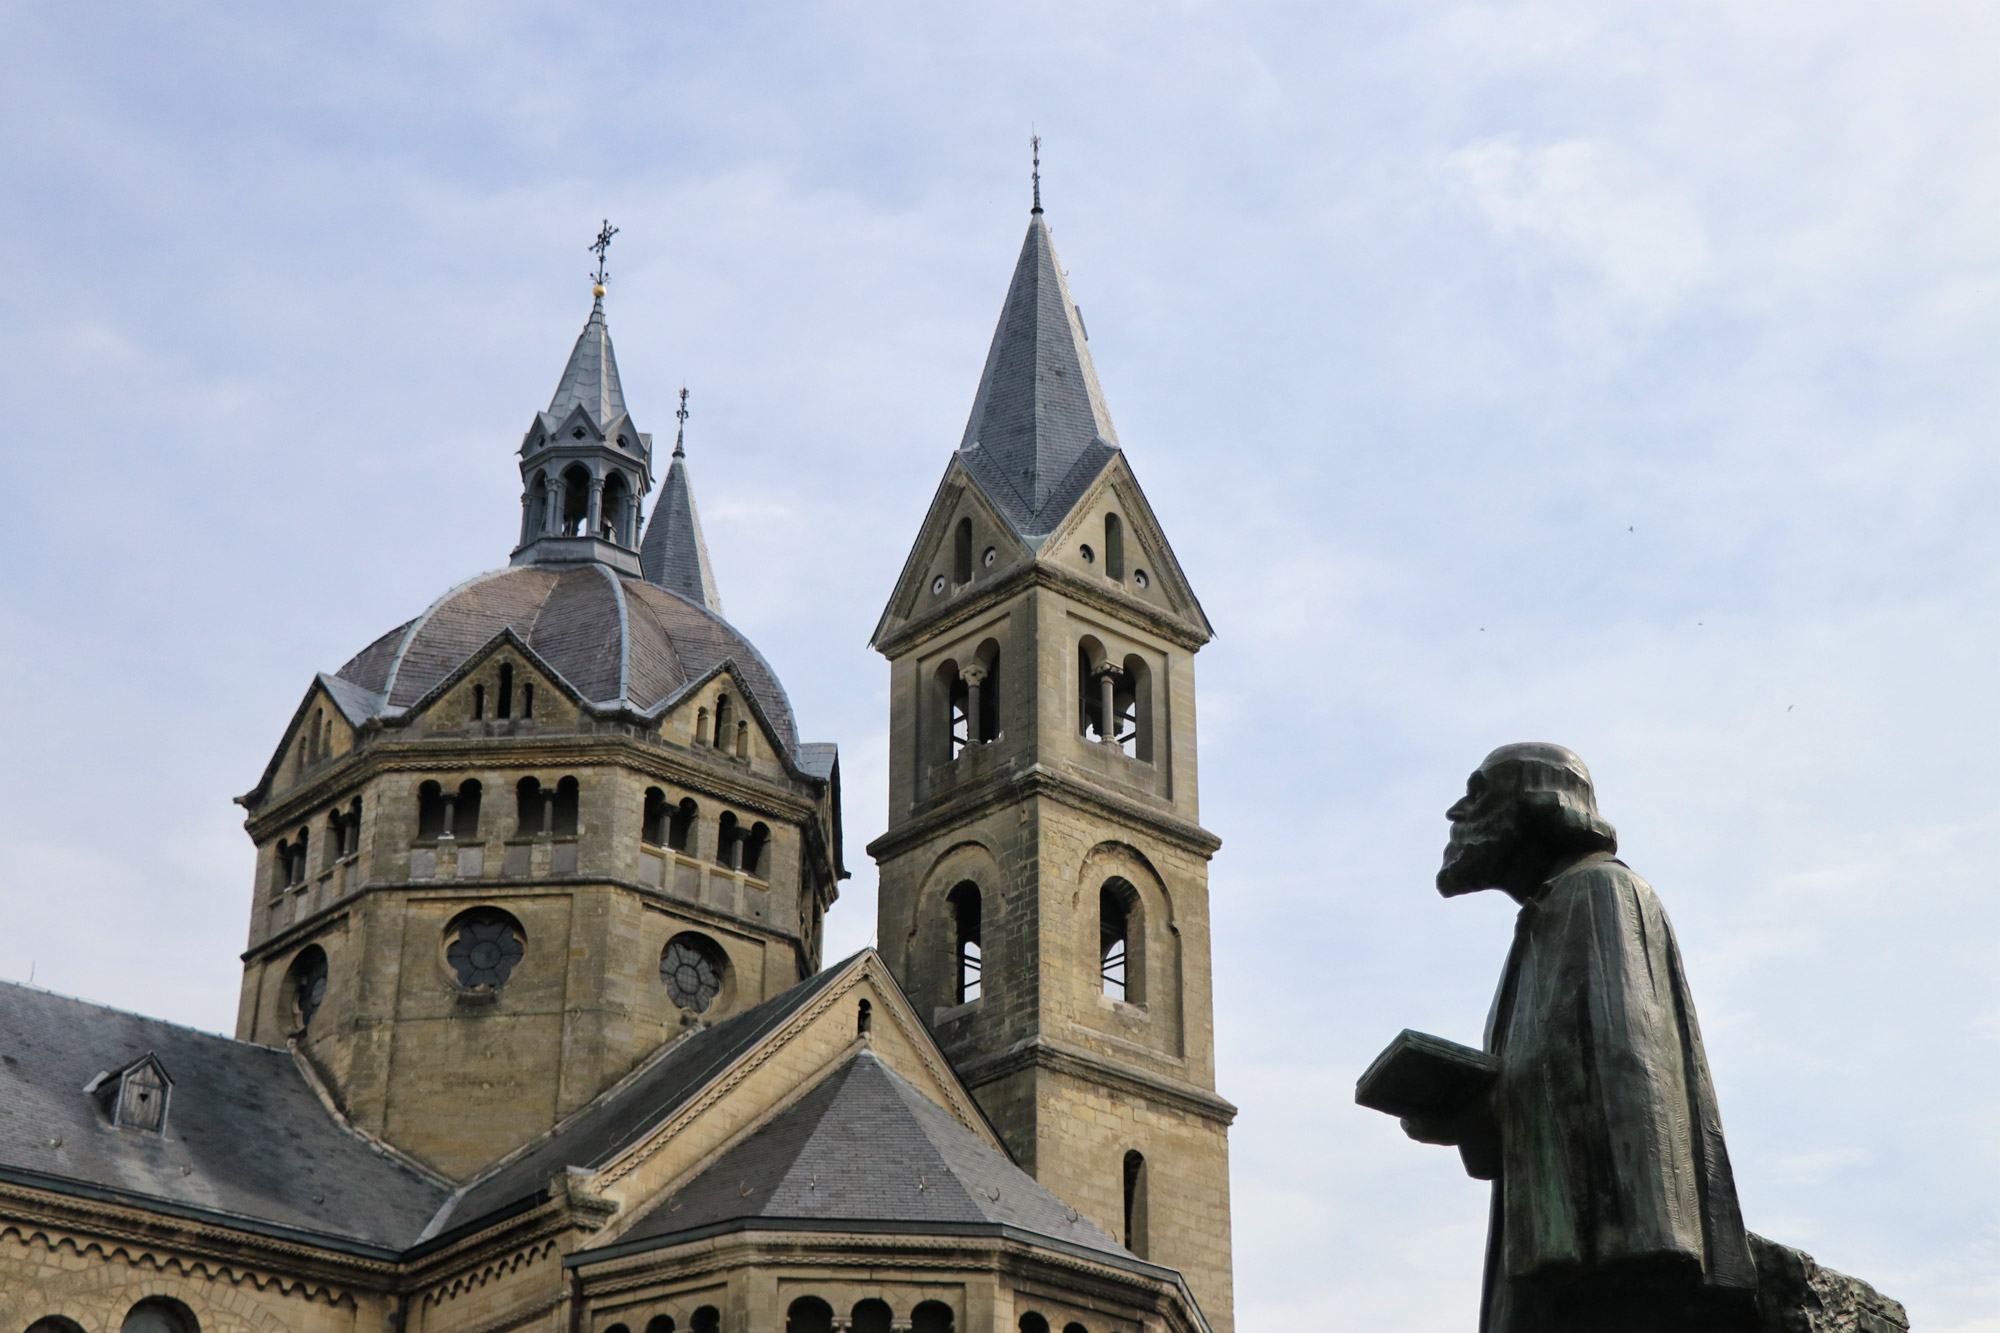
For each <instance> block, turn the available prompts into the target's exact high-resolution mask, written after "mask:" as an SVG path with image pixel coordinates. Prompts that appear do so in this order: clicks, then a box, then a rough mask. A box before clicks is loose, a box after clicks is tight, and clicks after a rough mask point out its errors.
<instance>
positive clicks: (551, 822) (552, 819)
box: [542, 787, 556, 838]
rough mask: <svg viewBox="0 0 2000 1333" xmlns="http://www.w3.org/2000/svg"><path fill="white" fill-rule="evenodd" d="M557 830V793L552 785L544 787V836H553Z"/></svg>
mask: <svg viewBox="0 0 2000 1333" xmlns="http://www.w3.org/2000/svg"><path fill="white" fill-rule="evenodd" d="M555 831H556V794H555V790H554V789H553V788H550V787H544V788H542V836H543V837H544V838H548V837H553V836H554V835H555Z"/></svg>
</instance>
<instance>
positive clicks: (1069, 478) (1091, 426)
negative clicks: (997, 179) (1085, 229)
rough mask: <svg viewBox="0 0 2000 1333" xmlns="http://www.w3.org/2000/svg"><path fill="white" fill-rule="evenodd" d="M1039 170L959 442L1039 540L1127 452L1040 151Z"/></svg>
mask: <svg viewBox="0 0 2000 1333" xmlns="http://www.w3.org/2000/svg"><path fill="white" fill-rule="evenodd" d="M1036 145H1037V149H1038V150H1039V145H1040V141H1039V140H1037V141H1036ZM1036 167H1037V170H1036V187H1035V209H1034V211H1033V212H1032V213H1031V214H1030V215H1029V218H1028V235H1027V239H1026V240H1025V241H1023V242H1022V245H1021V257H1020V259H1019V261H1017V262H1016V263H1015V265H1014V280H1013V282H1012V283H1011V284H1010V285H1009V286H1008V288H1007V300H1006V304H1004V305H1003V306H1002V307H1001V309H1000V324H999V327H998V328H996V329H995V330H994V331H993V345H992V347H991V348H989V349H988V351H987V353H986V369H985V370H984V372H982V373H981V375H980V377H979V393H978V395H977V396H976V397H974V399H973V401H972V417H971V419H970V420H969V421H967V422H966V426H965V437H964V439H963V440H962V441H961V442H960V443H959V452H960V455H961V456H962V457H963V458H964V460H965V466H966V469H967V470H968V471H970V472H971V473H972V475H973V477H974V479H975V480H977V481H978V482H979V484H980V487H981V488H982V489H983V490H985V492H986V494H987V497H988V498H989V499H991V500H992V501H993V503H994V504H995V505H996V506H997V507H998V508H999V509H1000V511H1001V512H1002V513H1003V514H1005V515H1006V516H1007V519H1008V521H1009V522H1010V523H1011V524H1013V526H1014V528H1015V530H1016V531H1017V532H1019V533H1020V534H1021V536H1023V537H1025V538H1028V539H1030V540H1034V539H1038V538H1040V537H1042V536H1045V535H1047V534H1048V533H1049V532H1051V531H1053V530H1054V528H1055V526H1056V524H1058V523H1059V522H1061V521H1062V518H1063V516H1064V515H1066V514H1067V513H1068V512H1069V510H1070V507H1071V506H1072V505H1074V504H1075V503H1076V501H1077V499H1078V498H1079V497H1081V496H1082V494H1083V492H1084V489H1085V488H1086V487H1087V486H1089V485H1090V483H1091V481H1092V480H1094V479H1095V478H1096V476H1097V474H1098V473H1099V472H1101V471H1102V470H1103V469H1104V464H1105V463H1106V462H1108V461H1109V460H1110V458H1111V456H1112V455H1113V454H1114V453H1116V452H1117V450H1118V434H1117V432H1116V431H1115V430H1113V429H1112V426H1111V413H1110V411H1109V410H1108V409H1107V408H1106V407H1105V405H1104V391H1103V390H1102V389H1101V388H1099V387H1098V383H1097V368H1096V367H1095V366H1094V365H1092V364H1091V360H1090V348H1089V345H1088V339H1087V335H1086V334H1085V332H1084V328H1083V317H1082V316H1081V315H1080V314H1079V313H1078V312H1077V308H1076V301H1075V300H1074V299H1073V298H1072V297H1071V296H1070V292H1069V283H1068V281H1067V280H1065V278H1064V277H1063V271H1062V265H1061V264H1060V263H1058V262H1057V260H1056V248H1055V242H1054V241H1053V240H1052V239H1051V238H1050V236H1049V227H1048V223H1047V222H1046V221H1044V220H1043V217H1042V210H1041V183H1040V175H1041V173H1040V157H1039V151H1038V154H1037V159H1036Z"/></svg>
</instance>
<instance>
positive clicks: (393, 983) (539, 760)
mask: <svg viewBox="0 0 2000 1333" xmlns="http://www.w3.org/2000/svg"><path fill="white" fill-rule="evenodd" d="M595 297H596V299H595V302H594V304H593V306H592V309H591V312H590V317H589V319H588V320H587V321H586V323H585V325H584V329H583V332H582V334H581V336H579V337H578V339H577V341H576V345H575V347H574V349H573V350H572V351H571V353H570V358H569V361H568V364H567V365H566V366H565V367H564V370H563V373H562V376H561V378H560V380H559V382H558V385H557V388H556V392H555V395H554V397H553V398H552V399H551V400H550V402H549V406H548V408H547V410H545V411H540V412H537V413H535V415H534V418H533V420H532V421H531V422H530V423H529V426H528V429H527V431H526V432H525V434H524V435H523V437H522V441H521V446H520V451H519V460H520V469H521V479H522V496H521V506H522V521H521V532H520V541H519V543H518V544H517V545H516V546H515V548H514V550H513V551H512V553H511V555H510V558H509V563H508V564H507V565H506V566H505V567H503V568H500V569H496V570H494V571H492V572H490V573H486V574H482V575H479V576H478V577H476V578H473V579H469V580H467V581H465V582H463V583H460V584H459V585H457V586H456V587H453V588H450V589H448V590H447V591H446V592H445V593H444V594H443V595H441V596H440V597H438V598H437V599H436V600H435V601H433V602H432V603H431V604H430V605H429V606H428V607H426V608H424V609H423V611H422V612H421V613H420V614H418V615H417V616H415V617H414V618H413V619H410V620H406V621H404V622H403V623H402V624H399V625H397V626H396V627H395V628H394V629H392V630H390V631H389V632H388V633H386V634H384V635H382V636H381V637H380V638H378V639H376V640H375V641H374V642H373V643H370V644H369V645H368V646H367V647H365V648H363V649H362V650H361V651H360V652H359V653H357V654H356V655H355V656H354V657H353V658H352V659H351V660H350V661H348V662H347V664H346V665H345V666H342V667H341V668H340V669H339V670H338V671H337V672H335V673H333V674H331V675H321V676H319V677H317V678H316V679H315V680H314V682H313V684H312V686H311V687H310V688H309V689H308V690H307V691H306V695H305V698H304V699H303V701H302V702H301V703H300V705H299V707H298V710H297V712H296V713H295V714H294V715H293V718H292V720H291V722H290V724H289V725H288V726H287V728H286V730H285V734H284V737H283V739H282V741H281V742H280V744H279V745H278V747H277V750H276V753H275V754H274V755H273V756H272V758H271V761H270V764H269V765H268V766H267V767H266V769H265V771H264V773H263V776H262V777H261V778H260V779H259V780H258V782H257V785H256V787H255V788H254V789H252V790H251V791H250V792H249V793H248V794H247V795H245V796H243V797H241V798H239V799H240V801H241V804H242V805H243V806H244V807H245V809H246V810H247V811H248V812H249V817H248V819H247V821H246V827H247V829H248V831H249V833H250V836H251V839H252V840H253V841H254V842H255V843H256V846H257V871H256V883H255V888H254V893H253V900H252V908H251V915H250V932H249V936H250V938H249V949H248V951H247V952H246V953H245V954H244V975H243V989H242V997H241V1002H240V1006H239V1009H238V1016H237V1035H238V1036H239V1037H241V1038H243V1039H246V1040H250V1041H256V1042H260V1043H264V1044H268V1045H279V1046H282V1045H284V1044H285V1043H286V1042H287V1041H288V1040H296V1041H297V1042H298V1044H299V1048H300V1050H301V1051H302V1053H303V1054H304V1055H305V1056H306V1057H307V1058H308V1059H309V1060H310V1061H311V1063H312V1064H313V1066H314V1067H315V1068H316V1069H317V1070H318V1071H319V1074H320V1076H321V1078H322V1079H323V1081H324V1082H325V1084H326V1086H327V1088H328V1090H329V1092H330V1093H331V1095H332V1096H333V1097H334V1099H335V1100H336V1101H337V1102H338V1103H339V1104H340V1106H341V1108H342V1110H343V1111H345V1112H346V1114H347V1115H348V1116H350V1117H351V1118H352V1119H353V1121H354V1122H355V1123H356V1124H357V1125H359V1126H360V1127H361V1128H363V1129H366V1130H368V1131H369V1132H372V1133H374V1134H377V1135H379V1136H380V1137H382V1138H383V1139H385V1140H387V1141H388V1142H389V1143H391V1144H393V1145H394V1146H396V1147H398V1148H400V1149H403V1150H404V1151H406V1152H409V1153H410V1154H412V1155H414V1156H415V1157H417V1158H418V1159H420V1160H421V1161H423V1162H425V1163H427V1164H428V1165H430V1166H431V1167H433V1168H435V1169H436V1170H438V1171H440V1172H441V1173H443V1174H444V1175H446V1176H449V1177H454V1178H459V1177H462V1176H464V1175H465V1174H467V1173H469V1172H471V1171H473V1170H475V1169H477V1168H479V1167H481V1166H483V1165H485V1164H488V1163H490V1162H492V1161H493V1160H495V1159H496V1158H498V1157H500V1156H501V1155H503V1154H504V1153H506V1152H508V1151H510V1150H511V1149H513V1148H515V1147H517V1146H518V1145H520V1144H523V1143H525V1142H527V1141H529V1140H531V1139H533V1138H535V1137H536V1136H538V1135H540V1134H542V1133H543V1132H545V1131H547V1130H548V1129H549V1128H551V1127H552V1126H553V1125H555V1124H556V1123H557V1122H558V1121H560V1120H562V1119H563V1118H564V1117H565V1116H567V1115H569V1114H570V1113H572V1112H574V1111H575V1110H576V1109H577V1108H579V1107H581V1106H583V1105H585V1104H586V1103H588V1102H589V1101H590V1100H591V1099H592V1098H593V1097H595V1096H597V1095H598V1094H599V1093H601V1092H603V1091H604V1090H605V1089H606V1088H607V1087H609V1086H611V1085H612V1084H613V1083H615V1082H616V1081H617V1080H618V1079H619V1078H620V1077H621V1076H623V1075H624V1074H626V1073H627V1072H628V1071H629V1070H631V1069H632V1068H633V1067H634V1065H635V1064H637V1063H638V1062H639V1061H640V1060H641V1059H642V1058H643V1057H644V1056H646V1055H647V1054H648V1053H649V1052H652V1051H654V1050H656V1049H657V1048H658V1047H659V1046H660V1044H661V1043H662V1042H663V1041H664V1040H667V1039H668V1038H670V1037H672V1036H674V1035H676V1034H678V1033H681V1032H683V1031H685V1030H686V1029H687V1028H689V1027H694V1026H702V1025H707V1024H710V1023H713V1022H716V1021H718V1020H720V1019H723V1018H726V1017H728V1016H730V1015H732V1014H735V1013H739V1012H742V1011H743V1010H746V1009H748V1008H750V1007H752V1006H754V1005H756V1004H758V1003H760V1002H761V1001H763V1000H765V999H766V998H768V997H771V996H774V995H777V994H779V993H781V992H783V991H785V990H786V989H788V988H789V987H791V986H794V985H796V984H797V983H798V982H799V981H800V980H801V979H802V978H804V977H807V976H810V975H812V974H813V973H814V972H815V971H817V970H818V967H819V964H820V923H821V920H822V918H823V916H824V914H825V911H826V909H827V907H828V906H830V905H831V904H832V902H833V900H834V897H835V895H836V893H837V885H838V881H839V880H840V879H841V878H843V877H844V876H845V873H846V872H845V870H844V869H843V868H842V864H841V849H840V776H839V765H838V760H837V755H836V751H835V749H834V747H833V746H831V745H818V744H806V743H801V742H800V740H799V738H798V729H797V725H796V723H795V721H794V718H793V715H792V708H791V703H790V701H789V700H788V699H787V698H786V697H785V690H784V687H783V685H782V684H780V683H779V680H778V677H777V674H776V673H775V672H774V671H773V670H772V669H771V666H770V664H769V663H768V662H767V661H765V659H764V657H763V655H762V654H760V653H759V652H758V651H757V649H756V648H755V647H754V646H752V645H751V643H750V642H749V640H747V639H746V638H744V636H743V635H742V634H741V633H740V632H738V631H737V630H736V629H735V628H734V627H733V626H731V625H730V624H729V622H728V621H726V620H724V619H723V618H722V601H721V598H720V596H719V595H718V593H717V591H716V581H715V576H714V572H713V570H712V568H711V567H710V563H709V557H708V551H707V547H706V545H705V543H704V542H703V540H702V535H701V525H700V521H699V518H698V517H697V514H696V509H695V502H694V495H693V491H692V489H691V487H690V484H689V480H688V474H687V462H686V455H685V450H684V447H683V441H682V440H681V439H679V438H677V439H676V442H675V448H674V453H673V458H672V461H671V463H670V464H669V467H668V472H667V476H666V479H665V481H664V483H663V485H662V487H661V491H660V499H659V502H658V503H657V504H656V505H655V506H654V509H653V513H652V515H651V518H650V522H649V525H648V526H647V528H646V530H645V533H644V536H643V539H642V537H641V529H640V509H641V502H642V500H643V499H644V497H645V496H646V495H647V494H648V493H649V492H650V491H651V489H652V475H651V471H652V469H651V459H652V437H651V436H650V435H648V434H646V433H645V432H643V431H640V430H639V429H638V428H637V426H636V425H635V424H634V423H633V419H632V416H631V414H630V413H629V412H628V411H627V410H626V406H625V394H624V388H623V386H622V385H621V384H620V382H619V377H618V362H617V358H616V356H615V354H614V353H613V350H612V345H611V334H610V330H609V328H608V327H607V325H606V322H605V314H604V290H603V288H602V286H601V285H600V286H599V287H598V288H597V289H596V293H595ZM684 420H685V416H684V415H683V421H684Z"/></svg>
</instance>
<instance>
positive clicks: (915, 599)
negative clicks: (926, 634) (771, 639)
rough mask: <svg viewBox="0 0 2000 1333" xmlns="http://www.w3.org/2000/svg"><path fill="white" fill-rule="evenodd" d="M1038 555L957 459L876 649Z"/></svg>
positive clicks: (879, 629)
mask: <svg viewBox="0 0 2000 1333" xmlns="http://www.w3.org/2000/svg"><path fill="white" fill-rule="evenodd" d="M1033 558H1034V550H1033V548H1032V547H1030V546H1029V545H1028V544H1027V543H1026V542H1025V541H1023V540H1022V539H1021V537H1020V536H1019V535H1018V534H1017V533H1016V532H1015V531H1014V527H1013V525H1012V524H1010V523H1009V522H1008V521H1007V520H1006V518H1005V517H1004V516H1003V515H1002V514H1001V513H1000V511H999V509H998V508H997V507H996V506H995V505H994V503H993V501H992V500H991V499H990V498H989V497H988V496H987V495H986V492H985V491H984V490H983V489H982V488H981V487H980V486H979V484H978V483H977V482H976V481H974V480H973V479H972V476H971V474H970V473H968V472H967V471H966V469H965V464H964V462H963V460H962V459H961V458H960V457H959V456H958V455H957V454H954V455H953V456H952V460H951V462H950V464H949V465H948V466H947V467H946V468H945V473H944V478H943V479H942V480H941V481H940V482H939V483H938V489H937V494H936V495H935V496H933V497H932V499H931V507H930V510H929V512H928V513H926V514H925V516H924V521H923V524H922V526H920V527H919V528H918V529H917V540H916V542H915V543H914V544H913V545H912V546H911V548H910V554H909V557H908V559H907V560H905V561H904V564H903V572H902V574H901V575H900V576H898V578H897V580H896V588H895V591H894V592H893V593H892V594H891V595H890V598H889V604H888V606H887V607H885V608H884V609H883V612H882V619H881V621H880V623H879V624H877V626H876V627H875V634H874V636H873V637H872V638H871V639H870V640H869V642H870V644H871V645H873V644H876V643H880V642H881V641H882V640H883V639H885V638H886V637H888V635H889V634H890V633H891V632H892V631H893V630H895V629H898V628H900V627H901V626H903V625H905V624H907V623H909V622H911V621H913V620H921V619H923V618H925V617H926V616H929V615H931V614H933V613H936V612H939V611H943V610H945V609H946V608H947V607H949V606H951V605H952V604H953V603H954V602H956V601H957V600H958V599H959V598H961V597H962V596H964V595H966V594H969V593H972V592H974V591H976V590H977V589H978V588H980V587H982V586H984V585H986V584H989V583H991V582H993V581H994V580H995V579H998V578H1001V577H1004V576H1005V575H1007V574H1009V573H1011V572H1013V571H1014V570H1016V569H1018V568H1020V567H1021V566H1022V565H1024V564H1026V563H1028V562H1029V561H1031V560H1032V559H1033Z"/></svg>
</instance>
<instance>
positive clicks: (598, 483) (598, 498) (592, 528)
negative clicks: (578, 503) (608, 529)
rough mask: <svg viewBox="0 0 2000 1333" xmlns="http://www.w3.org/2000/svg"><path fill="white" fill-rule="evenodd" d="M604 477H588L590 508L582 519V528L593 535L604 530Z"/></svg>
mask: <svg viewBox="0 0 2000 1333" xmlns="http://www.w3.org/2000/svg"><path fill="white" fill-rule="evenodd" d="M603 513H604V478H602V477H592V478H591V479H590V508H589V512H588V513H587V514H586V515H585V517H584V520H583V524H584V526H583V530H584V531H585V532H587V533H589V534H590V535H591V536H593V537H595V536H596V535H597V534H598V533H599V532H601V531H603V530H604V519H603Z"/></svg>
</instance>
